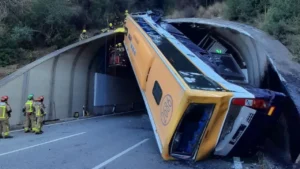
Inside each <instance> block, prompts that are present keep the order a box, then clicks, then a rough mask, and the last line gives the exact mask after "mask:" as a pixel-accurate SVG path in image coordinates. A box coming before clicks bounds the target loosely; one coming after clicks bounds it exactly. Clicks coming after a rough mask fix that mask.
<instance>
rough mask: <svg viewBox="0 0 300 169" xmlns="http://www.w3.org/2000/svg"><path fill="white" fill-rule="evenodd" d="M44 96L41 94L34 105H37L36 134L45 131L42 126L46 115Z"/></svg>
mask: <svg viewBox="0 0 300 169" xmlns="http://www.w3.org/2000/svg"><path fill="white" fill-rule="evenodd" d="M43 101H44V97H43V96H40V97H39V98H38V99H37V100H36V101H35V102H34V107H35V116H36V126H35V127H36V130H35V134H41V133H43V131H42V127H43V120H44V116H45V114H46V113H45V105H44V103H43Z"/></svg>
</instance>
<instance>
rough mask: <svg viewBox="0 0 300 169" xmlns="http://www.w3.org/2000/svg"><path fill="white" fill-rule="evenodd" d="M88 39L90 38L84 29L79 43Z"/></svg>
mask: <svg viewBox="0 0 300 169" xmlns="http://www.w3.org/2000/svg"><path fill="white" fill-rule="evenodd" d="M87 38H88V36H87V33H86V30H85V29H83V30H82V33H81V34H80V37H79V41H82V40H85V39H87Z"/></svg>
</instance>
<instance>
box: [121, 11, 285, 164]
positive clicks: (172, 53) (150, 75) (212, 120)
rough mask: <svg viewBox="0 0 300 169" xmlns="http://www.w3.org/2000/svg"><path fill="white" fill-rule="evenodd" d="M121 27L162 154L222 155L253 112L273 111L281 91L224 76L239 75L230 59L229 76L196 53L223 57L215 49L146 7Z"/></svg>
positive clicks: (181, 156) (180, 156)
mask: <svg viewBox="0 0 300 169" xmlns="http://www.w3.org/2000/svg"><path fill="white" fill-rule="evenodd" d="M125 29H126V35H125V38H124V46H125V48H126V51H127V54H128V57H129V60H130V62H131V65H132V68H133V70H134V73H135V76H136V79H137V82H138V84H139V87H140V90H141V93H142V95H143V99H144V102H145V104H146V107H147V111H148V114H149V117H150V121H151V124H152V127H153V130H154V134H155V137H156V141H157V144H158V147H159V150H160V152H161V154H162V157H163V158H164V159H165V160H172V159H184V160H194V161H197V160H201V159H204V158H205V157H207V156H208V155H210V154H216V155H222V156H224V155H228V154H229V153H230V152H231V151H233V150H234V147H235V145H236V144H237V143H238V141H239V139H240V138H241V137H242V136H243V134H244V132H245V131H246V130H247V129H248V127H249V125H250V123H251V120H252V119H253V117H254V116H256V114H258V113H262V114H264V116H266V117H267V116H268V114H269V115H270V114H271V115H272V114H273V113H278V112H277V108H275V104H276V102H275V101H274V100H276V99H274V98H280V99H281V98H282V97H284V96H283V95H282V94H280V93H276V92H274V93H275V94H274V96H275V97H273V98H272V100H271V99H270V98H269V97H265V95H263V97H257V96H258V95H257V93H259V92H260V90H259V89H257V90H253V89H252V88H251V87H247V86H243V85H240V84H237V83H233V82H231V81H230V80H228V77H230V78H233V79H234V80H235V81H237V80H240V81H243V78H244V77H243V75H242V74H241V71H239V69H238V66H237V65H236V64H235V65H234V66H233V69H236V71H235V74H233V75H232V76H230V73H228V74H226V71H225V70H227V69H224V70H223V71H220V72H218V70H220V69H218V68H219V67H216V66H215V65H214V64H212V63H213V62H210V60H207V59H205V58H204V59H203V58H201V57H202V56H206V55H209V56H211V57H212V58H219V60H220V58H226V59H228V57H227V55H226V53H222V52H219V51H220V50H219V49H217V52H215V53H214V52H206V51H203V50H202V49H201V48H199V47H198V48H197V45H196V46H193V45H191V44H189V43H190V42H189V41H188V39H186V37H185V36H184V35H183V34H182V33H181V32H180V31H178V30H176V29H175V28H174V27H172V26H170V25H168V24H167V23H165V22H163V21H160V20H159V18H157V17H155V16H152V15H151V13H137V14H132V15H129V16H127V18H126V23H125ZM233 62H234V61H233ZM231 65H232V64H231ZM223 66H224V65H223ZM225 77H226V78H225ZM272 94H273V93H272ZM260 96H261V95H260ZM277 100H278V99H277Z"/></svg>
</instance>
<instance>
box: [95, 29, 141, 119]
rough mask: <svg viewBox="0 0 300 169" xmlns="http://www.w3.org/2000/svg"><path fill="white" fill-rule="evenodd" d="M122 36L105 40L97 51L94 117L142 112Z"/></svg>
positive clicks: (137, 88)
mask: <svg viewBox="0 0 300 169" xmlns="http://www.w3.org/2000/svg"><path fill="white" fill-rule="evenodd" d="M123 40H124V35H123V34H117V35H114V37H113V38H110V39H106V43H105V45H104V46H102V47H101V48H100V49H99V50H98V52H97V58H96V59H95V63H94V64H95V73H94V83H93V90H94V91H93V93H94V96H93V102H91V103H90V107H92V109H93V112H94V114H101V115H103V114H110V113H121V112H130V111H139V110H141V111H144V110H145V105H144V101H143V98H142V95H141V93H140V90H139V86H138V84H137V81H136V79H135V75H134V72H133V69H132V67H131V63H130V62H129V59H128V56H127V53H126V51H125V49H124V45H123Z"/></svg>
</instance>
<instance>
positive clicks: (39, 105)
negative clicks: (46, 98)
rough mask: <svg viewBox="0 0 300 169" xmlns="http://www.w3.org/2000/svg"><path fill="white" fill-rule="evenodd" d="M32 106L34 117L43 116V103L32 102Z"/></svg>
mask: <svg viewBox="0 0 300 169" xmlns="http://www.w3.org/2000/svg"><path fill="white" fill-rule="evenodd" d="M34 108H35V116H36V117H41V116H44V114H45V112H44V109H45V106H44V104H43V103H41V102H36V103H34Z"/></svg>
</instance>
